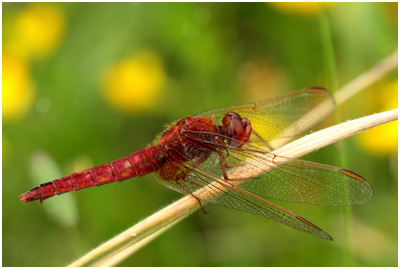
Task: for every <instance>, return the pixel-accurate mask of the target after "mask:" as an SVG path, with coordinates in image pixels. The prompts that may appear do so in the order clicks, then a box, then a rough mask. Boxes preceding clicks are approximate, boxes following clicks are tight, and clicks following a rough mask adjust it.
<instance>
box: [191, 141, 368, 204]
mask: <svg viewBox="0 0 400 269" xmlns="http://www.w3.org/2000/svg"><path fill="white" fill-rule="evenodd" d="M196 139H197V138H196V137H192V141H195V142H196V144H197V147H198V148H199V149H200V150H203V151H206V150H207V149H206V146H202V144H203V145H204V144H205V142H204V141H201V140H197V141H196ZM200 142H201V143H200ZM210 143H212V142H208V144H210ZM215 147H217V145H215ZM221 162H222V163H225V165H224V166H225V167H224V170H225V174H226V175H227V177H228V179H229V180H230V181H239V182H240V187H241V188H243V189H245V190H247V191H250V192H252V193H254V194H257V195H258V196H261V197H263V198H274V199H278V200H283V201H288V202H296V203H307V204H314V205H320V206H344V205H355V204H363V203H366V202H369V201H370V200H372V198H373V189H372V186H371V185H370V184H369V183H368V182H367V181H366V180H365V179H364V178H362V177H361V176H359V175H357V174H355V173H353V172H351V171H348V170H345V169H342V168H339V167H335V166H330V165H325V164H319V163H314V162H309V161H303V160H298V159H290V158H287V157H282V156H277V155H276V154H273V153H271V152H268V151H265V150H262V149H260V148H257V147H254V146H252V145H249V144H244V146H243V147H242V149H232V148H228V147H226V148H221V146H219V149H217V150H215V151H214V152H212V153H211V154H210V157H209V158H208V159H207V160H206V161H204V162H203V163H201V167H203V169H205V170H206V171H210V172H211V173H212V174H214V175H216V176H217V177H218V178H222V177H223V175H224V173H223V171H222V168H223V165H221Z"/></svg>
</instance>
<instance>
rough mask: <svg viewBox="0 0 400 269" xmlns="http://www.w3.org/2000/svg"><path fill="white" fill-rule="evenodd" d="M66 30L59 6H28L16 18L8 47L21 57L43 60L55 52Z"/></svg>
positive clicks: (34, 4) (47, 4)
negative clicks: (42, 58)
mask: <svg viewBox="0 0 400 269" xmlns="http://www.w3.org/2000/svg"><path fill="white" fill-rule="evenodd" d="M64 29H65V17H64V14H63V12H62V11H61V9H60V8H59V7H58V6H57V5H55V4H52V3H33V4H28V5H27V6H26V8H25V9H24V10H22V11H21V13H20V14H18V15H17V17H16V18H15V21H14V27H13V31H12V33H11V36H10V39H9V40H8V42H6V47H7V48H8V49H9V50H12V51H13V52H14V53H15V54H17V55H20V56H24V57H28V58H30V57H36V58H41V57H43V56H46V55H48V54H50V53H51V52H53V51H54V49H55V48H56V47H57V45H58V44H59V43H60V41H61V38H62V37H63V35H64Z"/></svg>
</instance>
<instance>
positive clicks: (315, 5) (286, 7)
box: [269, 2, 333, 16]
mask: <svg viewBox="0 0 400 269" xmlns="http://www.w3.org/2000/svg"><path fill="white" fill-rule="evenodd" d="M269 4H270V5H271V6H273V7H275V8H276V9H278V10H280V11H282V12H285V13H291V14H301V15H307V16H314V15H318V14H320V13H321V11H322V7H323V6H324V7H325V8H326V9H329V8H330V7H331V6H332V4H333V3H329V2H328V3H327V2H323V3H322V2H270V3H269Z"/></svg>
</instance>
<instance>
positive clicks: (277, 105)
mask: <svg viewBox="0 0 400 269" xmlns="http://www.w3.org/2000/svg"><path fill="white" fill-rule="evenodd" d="M334 109H335V101H334V99H333V97H332V95H331V94H330V93H329V92H328V91H327V90H325V89H323V88H308V89H303V90H299V91H295V92H291V93H288V94H284V95H281V96H278V97H275V98H271V99H266V100H263V101H260V102H256V103H248V104H239V105H230V106H223V107H218V108H214V109H209V110H206V111H203V112H200V113H198V114H196V115H194V116H195V117H203V118H212V119H214V122H215V123H216V124H221V120H222V118H223V116H224V115H225V114H226V113H227V112H230V111H234V112H237V113H238V114H239V115H241V116H242V117H244V118H247V119H249V120H250V122H251V125H252V128H253V133H252V135H251V138H250V140H249V141H248V143H249V144H251V145H254V146H257V147H261V148H265V147H268V148H269V149H271V148H277V147H279V146H281V145H282V144H284V143H286V142H287V141H288V139H290V138H293V137H294V136H296V135H299V134H301V133H303V132H305V131H306V130H308V129H310V128H312V127H314V126H315V125H317V124H318V123H320V122H322V121H323V120H325V119H326V118H327V117H328V116H329V115H331V114H332V112H333V111H334Z"/></svg>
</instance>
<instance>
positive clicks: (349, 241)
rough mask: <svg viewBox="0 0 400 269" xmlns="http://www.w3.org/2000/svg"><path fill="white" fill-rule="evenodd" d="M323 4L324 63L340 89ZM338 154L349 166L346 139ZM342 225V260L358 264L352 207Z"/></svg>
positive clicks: (345, 209)
mask: <svg viewBox="0 0 400 269" xmlns="http://www.w3.org/2000/svg"><path fill="white" fill-rule="evenodd" d="M321 6H322V13H321V16H320V31H321V39H322V40H321V41H322V42H321V43H322V51H323V52H322V53H323V57H324V64H325V69H326V73H327V75H328V81H329V88H330V89H331V90H332V91H333V92H337V90H338V88H339V87H338V79H337V73H336V62H335V52H334V48H333V40H332V31H331V25H330V21H329V14H328V12H327V10H326V9H325V6H324V4H321ZM335 122H341V120H340V110H339V109H338V108H337V113H335ZM337 148H338V154H336V156H337V158H338V160H337V162H338V166H340V167H348V165H347V152H346V149H347V147H346V143H345V141H344V140H340V141H338V143H337ZM341 210H342V214H341V215H342V227H343V231H344V233H343V235H344V236H343V239H344V242H343V248H342V262H343V266H357V258H356V257H355V251H354V237H353V230H352V223H353V212H352V209H351V207H342V209H341Z"/></svg>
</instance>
